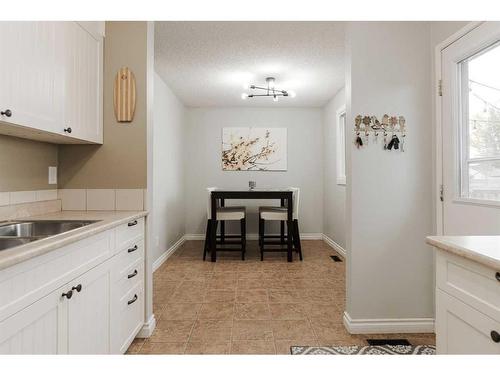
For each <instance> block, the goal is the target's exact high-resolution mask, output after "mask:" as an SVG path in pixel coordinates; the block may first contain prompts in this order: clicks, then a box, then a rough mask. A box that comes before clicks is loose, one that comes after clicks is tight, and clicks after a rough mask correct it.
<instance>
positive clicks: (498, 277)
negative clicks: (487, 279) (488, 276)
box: [495, 272, 500, 281]
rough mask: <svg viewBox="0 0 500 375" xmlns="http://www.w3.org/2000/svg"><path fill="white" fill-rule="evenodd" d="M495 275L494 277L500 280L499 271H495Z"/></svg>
mask: <svg viewBox="0 0 500 375" xmlns="http://www.w3.org/2000/svg"><path fill="white" fill-rule="evenodd" d="M495 277H496V279H497V280H498V281H500V272H497V273H496V274H495Z"/></svg>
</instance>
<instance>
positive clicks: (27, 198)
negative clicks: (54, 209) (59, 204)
mask: <svg viewBox="0 0 500 375" xmlns="http://www.w3.org/2000/svg"><path fill="white" fill-rule="evenodd" d="M29 202H36V191H34V190H33V191H12V192H11V193H10V204H21V203H29Z"/></svg>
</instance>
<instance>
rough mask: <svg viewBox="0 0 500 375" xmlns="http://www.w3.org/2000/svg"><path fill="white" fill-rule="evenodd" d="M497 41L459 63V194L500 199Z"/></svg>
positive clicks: (499, 56) (499, 49) (499, 55)
mask: <svg viewBox="0 0 500 375" xmlns="http://www.w3.org/2000/svg"><path fill="white" fill-rule="evenodd" d="M499 66H500V43H497V44H495V45H493V46H490V47H488V48H486V49H484V50H482V51H481V52H479V53H477V54H475V55H474V56H471V57H469V58H467V59H465V60H463V61H462V62H460V64H459V75H460V93H461V94H460V112H461V121H460V124H461V126H460V147H459V150H460V161H461V163H460V195H461V198H466V199H480V200H489V201H500V70H499Z"/></svg>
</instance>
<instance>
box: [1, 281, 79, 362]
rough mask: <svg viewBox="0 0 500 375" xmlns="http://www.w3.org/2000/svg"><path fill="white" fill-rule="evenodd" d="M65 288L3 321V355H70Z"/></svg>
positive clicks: (68, 301) (67, 301)
mask: <svg viewBox="0 0 500 375" xmlns="http://www.w3.org/2000/svg"><path fill="white" fill-rule="evenodd" d="M64 292H65V289H64V288H61V289H59V290H56V291H54V292H52V293H51V294H49V295H48V296H46V297H44V298H42V299H40V300H38V301H36V302H35V303H33V304H32V305H30V306H28V307H26V308H25V309H24V310H21V311H19V312H18V313H16V314H14V315H12V316H11V317H9V318H7V319H6V320H4V321H2V322H0V354H63V353H66V339H65V338H66V327H65V325H64V321H65V316H66V312H67V305H68V303H70V302H71V301H70V300H68V299H67V298H65V297H63V296H62V293H64Z"/></svg>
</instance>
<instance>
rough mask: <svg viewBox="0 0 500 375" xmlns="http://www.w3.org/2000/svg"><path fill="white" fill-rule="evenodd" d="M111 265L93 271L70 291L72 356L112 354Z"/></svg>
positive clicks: (70, 342)
mask: <svg viewBox="0 0 500 375" xmlns="http://www.w3.org/2000/svg"><path fill="white" fill-rule="evenodd" d="M109 264H110V262H109V261H107V262H104V263H103V264H101V265H99V266H97V267H95V268H93V269H91V270H90V271H88V272H87V273H85V274H83V275H82V276H80V277H78V278H77V279H75V280H74V281H73V282H71V283H70V284H69V285H68V288H69V289H71V288H78V287H79V286H81V290H80V292H78V291H77V289H74V290H73V297H72V298H71V301H70V303H69V304H68V315H67V330H68V353H69V354H107V353H109V351H110V339H109V336H110V333H109V331H110V330H109V324H110V281H111V272H110V267H109Z"/></svg>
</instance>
